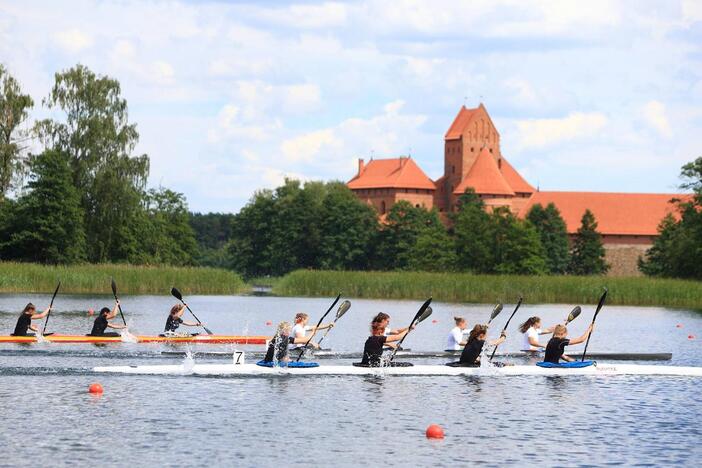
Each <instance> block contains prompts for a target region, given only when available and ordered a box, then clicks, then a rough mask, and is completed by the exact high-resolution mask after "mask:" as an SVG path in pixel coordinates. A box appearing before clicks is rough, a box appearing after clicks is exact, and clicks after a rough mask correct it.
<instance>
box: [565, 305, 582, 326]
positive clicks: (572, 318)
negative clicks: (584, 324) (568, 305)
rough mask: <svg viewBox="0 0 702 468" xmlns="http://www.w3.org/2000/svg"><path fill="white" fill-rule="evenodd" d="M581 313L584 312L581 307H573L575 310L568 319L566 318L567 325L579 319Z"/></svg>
mask: <svg viewBox="0 0 702 468" xmlns="http://www.w3.org/2000/svg"><path fill="white" fill-rule="evenodd" d="M580 312H582V310H581V309H580V306H575V307H573V310H571V311H570V313H569V314H568V318H566V322H565V324H566V325H568V324H569V323H570V322H572V321H573V320H575V319H576V318H578V315H580Z"/></svg>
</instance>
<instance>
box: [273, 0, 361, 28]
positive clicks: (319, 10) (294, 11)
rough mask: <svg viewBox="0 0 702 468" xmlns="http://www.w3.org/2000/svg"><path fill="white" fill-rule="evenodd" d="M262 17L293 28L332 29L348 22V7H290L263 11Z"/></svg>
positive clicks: (328, 4)
mask: <svg viewBox="0 0 702 468" xmlns="http://www.w3.org/2000/svg"><path fill="white" fill-rule="evenodd" d="M260 16H261V17H263V18H265V19H268V20H270V21H272V22H274V23H277V24H282V25H286V26H290V27H293V28H309V29H315V28H330V27H337V26H341V25H343V24H344V23H345V22H346V19H347V7H346V5H343V4H341V3H323V4H321V5H307V4H300V5H290V6H289V7H287V8H281V9H272V10H271V9H266V10H262V11H261V12H260Z"/></svg>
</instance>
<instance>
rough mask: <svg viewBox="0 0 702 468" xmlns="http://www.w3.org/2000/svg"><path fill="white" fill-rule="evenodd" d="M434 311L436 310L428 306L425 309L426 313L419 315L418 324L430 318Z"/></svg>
mask: <svg viewBox="0 0 702 468" xmlns="http://www.w3.org/2000/svg"><path fill="white" fill-rule="evenodd" d="M432 312H434V311H433V310H432V309H431V307H427V309H426V310H425V311H424V313H423V314H422V315H420V316H419V319H417V324H420V323H422V322H423V321H425V320H426V319H428V318H429V316H430V315H431V313H432Z"/></svg>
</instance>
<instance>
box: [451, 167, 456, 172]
mask: <svg viewBox="0 0 702 468" xmlns="http://www.w3.org/2000/svg"><path fill="white" fill-rule="evenodd" d="M455 173H456V166H451V174H455Z"/></svg>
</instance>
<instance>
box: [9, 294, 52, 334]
mask: <svg viewBox="0 0 702 468" xmlns="http://www.w3.org/2000/svg"><path fill="white" fill-rule="evenodd" d="M50 310H51V307H50V306H49V307H47V308H46V309H44V312H42V313H40V314H37V308H36V307H35V306H34V304H32V303H31V302H30V303H29V304H27V305H26V306H25V307H24V310H23V311H22V314H21V315H20V316H19V318H18V319H17V325H15V332H14V333H13V334H12V336H34V333H28V332H29V330H32V331H34V332H36V331H38V330H37V327H35V326H34V325H32V320H41V319H43V318H44V317H46V314H48V313H49V311H50Z"/></svg>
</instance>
